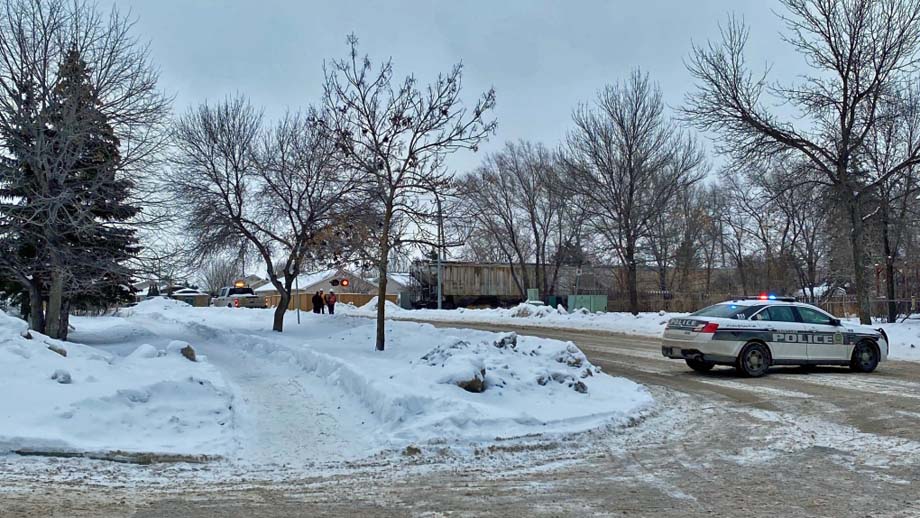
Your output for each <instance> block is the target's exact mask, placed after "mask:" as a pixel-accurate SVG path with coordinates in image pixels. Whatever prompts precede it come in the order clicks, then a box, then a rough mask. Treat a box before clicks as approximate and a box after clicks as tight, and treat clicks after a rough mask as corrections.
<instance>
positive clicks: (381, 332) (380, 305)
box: [376, 239, 443, 351]
mask: <svg viewBox="0 0 920 518" xmlns="http://www.w3.org/2000/svg"><path fill="white" fill-rule="evenodd" d="M387 241H389V239H387ZM380 252H381V255H382V258H381V259H380V264H379V265H378V267H377V276H378V280H377V345H376V349H377V350H378V351H382V350H384V347H385V345H386V317H387V315H386V306H387V305H386V302H387V268H388V267H389V259H388V256H389V255H390V247H389V245H388V244H387V245H381V247H380ZM442 273H443V272H442Z"/></svg>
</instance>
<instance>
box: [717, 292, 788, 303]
mask: <svg viewBox="0 0 920 518" xmlns="http://www.w3.org/2000/svg"><path fill="white" fill-rule="evenodd" d="M732 300H778V301H780V302H796V298H795V297H778V296H776V295H773V294H769V295H768V294H766V293H761V294H760V295H757V296H749V295H741V296H738V297H732Z"/></svg>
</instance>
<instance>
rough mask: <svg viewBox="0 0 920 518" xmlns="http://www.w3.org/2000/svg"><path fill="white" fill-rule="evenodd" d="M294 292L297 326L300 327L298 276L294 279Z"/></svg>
mask: <svg viewBox="0 0 920 518" xmlns="http://www.w3.org/2000/svg"><path fill="white" fill-rule="evenodd" d="M294 291H296V292H297V302H296V304H297V325H300V275H298V276H296V277H294ZM285 311H287V310H286V309H285Z"/></svg>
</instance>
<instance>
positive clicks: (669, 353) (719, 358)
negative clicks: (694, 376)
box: [661, 345, 735, 364]
mask: <svg viewBox="0 0 920 518" xmlns="http://www.w3.org/2000/svg"><path fill="white" fill-rule="evenodd" d="M661 354H662V355H663V356H665V357H666V358H673V359H676V360H681V359H683V360H703V361H707V362H713V363H724V364H734V363H735V357H734V356H729V355H726V354H711V353H704V352H702V351H700V350H699V349H689V348H685V347H680V346H668V345H663V346H661Z"/></svg>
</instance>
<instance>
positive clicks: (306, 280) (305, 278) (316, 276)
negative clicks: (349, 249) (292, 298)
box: [253, 268, 344, 293]
mask: <svg viewBox="0 0 920 518" xmlns="http://www.w3.org/2000/svg"><path fill="white" fill-rule="evenodd" d="M340 272H344V270H342V269H339V268H336V269H332V270H323V271H320V272H315V273H303V274H300V275H299V276H298V277H297V280H296V281H295V282H294V284H293V285H292V288H294V289H296V288H297V287H299V288H300V289H301V290H303V289H305V288H309V287H310V286H313V285H314V284H319V283H321V282H324V281H328V280H330V279H332V278H333V277H335V276H336V275H339V273H340ZM253 291H255V292H256V293H267V292H273V291H278V290H276V289H275V285H274V284H272V283H270V282H269V283H268V284H265V285H264V286H259V287H258V288H256V289H255V290H253Z"/></svg>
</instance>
